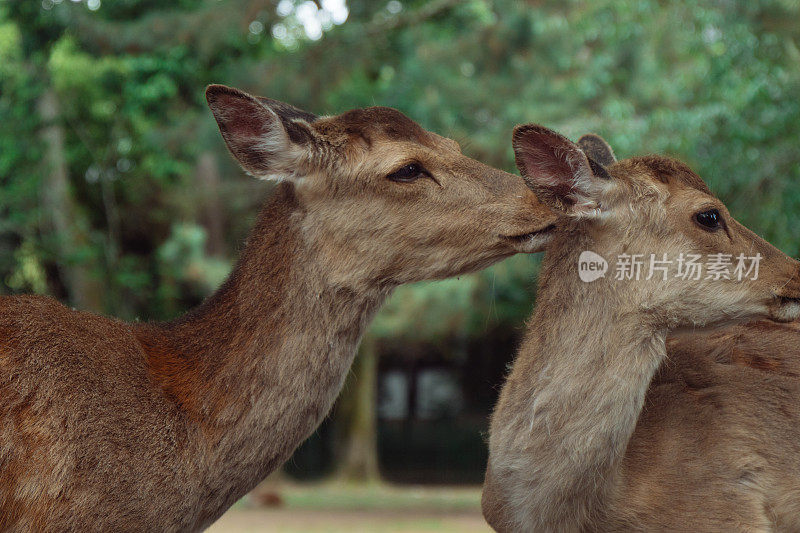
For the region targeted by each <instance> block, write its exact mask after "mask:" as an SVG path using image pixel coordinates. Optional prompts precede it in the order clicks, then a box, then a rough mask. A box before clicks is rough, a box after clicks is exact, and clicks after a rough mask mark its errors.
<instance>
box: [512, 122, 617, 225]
mask: <svg viewBox="0 0 800 533" xmlns="http://www.w3.org/2000/svg"><path fill="white" fill-rule="evenodd" d="M513 146H514V155H515V157H516V162H517V168H519V171H520V172H521V173H522V177H523V178H524V179H525V181H526V182H527V183H528V185H529V186H530V187H531V188H532V189H533V190H534V192H535V193H536V195H537V196H538V197H539V199H540V200H541V201H542V202H544V203H545V204H547V205H549V206H550V207H552V208H555V209H558V210H560V211H564V212H566V213H569V214H576V215H577V214H581V215H586V214H590V213H593V212H595V210H596V209H597V208H598V206H599V198H598V196H599V193H600V191H601V190H602V189H603V188H604V185H605V183H607V181H608V179H609V176H608V174H607V173H606V172H605V171H602V172H598V173H595V172H593V169H592V165H591V164H590V162H589V159H588V158H587V157H586V154H584V152H583V151H582V150H581V149H580V148H579V147H578V145H577V144H575V143H573V142H572V141H570V140H569V139H567V138H566V137H564V136H563V135H561V134H559V133H556V132H555V131H553V130H550V129H548V128H545V127H544V126H539V125H537V124H525V125H522V126H517V127H516V128H514V137H513Z"/></svg>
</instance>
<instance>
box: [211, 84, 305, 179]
mask: <svg viewBox="0 0 800 533" xmlns="http://www.w3.org/2000/svg"><path fill="white" fill-rule="evenodd" d="M206 100H207V101H208V106H209V107H210V108H211V112H212V113H213V114H214V118H215V119H216V121H217V124H218V125H219V131H220V133H222V137H223V138H224V139H225V143H226V144H227V146H228V150H230V152H231V154H233V156H234V157H235V158H236V160H237V161H238V162H239V164H240V165H241V166H242V168H243V169H244V170H245V171H246V172H247V173H249V174H251V175H253V176H255V177H257V178H265V179H269V178H271V179H283V178H287V177H291V176H292V175H294V173H295V172H296V171H297V170H298V168H302V167H303V166H304V163H305V160H307V159H308V150H309V149H310V147H311V146H310V145H311V143H313V142H315V139H316V135H315V134H314V132H313V130H312V128H311V127H310V122H311V121H313V119H314V115H312V114H311V113H305V112H304V111H301V110H299V109H297V108H294V107H292V106H289V105H287V104H283V103H282V102H278V101H276V100H270V99H267V98H265V99H263V100H260V99H258V98H256V97H254V96H251V95H249V94H247V93H245V92H243V91H240V90H238V89H234V88H232V87H226V86H224V85H209V86H208V88H207V89H206Z"/></svg>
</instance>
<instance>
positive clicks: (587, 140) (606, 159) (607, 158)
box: [578, 133, 617, 167]
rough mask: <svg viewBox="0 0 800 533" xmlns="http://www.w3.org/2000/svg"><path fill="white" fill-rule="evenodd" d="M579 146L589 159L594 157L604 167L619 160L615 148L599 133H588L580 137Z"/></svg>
mask: <svg viewBox="0 0 800 533" xmlns="http://www.w3.org/2000/svg"><path fill="white" fill-rule="evenodd" d="M578 146H579V147H580V149H581V150H583V153H585V154H586V155H587V157H589V159H593V160H594V161H595V162H597V163H600V164H601V165H603V166H604V167H607V166H609V165H611V164H614V163H616V162H617V158H616V157H615V156H614V150H612V149H611V146H609V144H608V143H607V142H606V140H605V139H603V138H602V137H600V136H599V135H596V134H594V133H587V134H586V135H584V136H583V137H581V138H580V139H578Z"/></svg>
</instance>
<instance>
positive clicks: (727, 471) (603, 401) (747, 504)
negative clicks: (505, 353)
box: [482, 125, 800, 532]
mask: <svg viewBox="0 0 800 533" xmlns="http://www.w3.org/2000/svg"><path fill="white" fill-rule="evenodd" d="M579 143H580V145H581V146H582V147H583V148H584V149H585V152H587V153H589V157H587V156H586V155H585V153H584V151H582V150H581V148H580V147H579V146H578V145H576V144H574V143H572V142H570V141H569V140H568V139H566V138H564V137H562V136H561V135H559V134H557V133H555V132H553V131H550V130H547V129H546V128H542V127H539V126H534V125H528V126H521V127H518V128H517V129H516V130H515V133H514V150H515V153H516V158H517V165H518V167H519V168H520V171H521V172H522V174H523V177H525V178H526V179H527V180H528V181H529V184H530V185H531V186H532V187H533V188H534V190H536V191H537V194H538V195H539V197H540V198H541V199H542V200H543V201H544V202H545V203H547V204H549V205H550V206H552V207H553V208H555V209H558V210H560V212H561V213H562V214H563V218H562V219H560V220H559V222H557V224H556V226H557V230H556V232H555V235H554V236H553V240H552V242H551V244H550V245H549V246H548V249H547V252H546V258H545V261H544V264H543V266H542V271H541V274H540V278H539V289H538V292H537V295H538V296H537V306H536V309H535V311H534V314H533V317H532V318H531V320H530V322H529V324H528V327H527V333H526V336H525V339H524V341H523V343H522V345H521V347H520V349H519V353H518V355H517V358H516V361H515V363H514V366H513V370H512V372H511V374H510V375H509V377H508V380H507V382H506V384H505V386H504V388H503V390H502V393H501V395H500V399H499V402H498V404H497V406H496V409H495V412H494V414H493V416H492V422H491V437H490V442H489V448H490V457H489V464H488V468H487V472H486V482H485V486H484V492H483V502H482V505H483V512H484V516H485V517H486V519H487V521H488V522H489V523H490V524H491V525H492V527H494V528H495V529H496V530H498V531H537V532H538V531H543V532H544V531H557V532H570V531H774V530H776V529H783V530H784V531H799V530H800V523H798V517H800V512H798V511H800V508H799V507H798V502H800V439H799V438H798V437H800V426H799V425H798V424H797V421H798V420H800V402H798V401H797V398H798V396H800V384H798V382H797V380H796V379H795V378H793V377H792V376H790V375H789V374H788V371H785V372H780V371H778V372H775V371H773V372H772V373H764V372H762V371H761V370H760V368H759V366H761V365H766V366H769V367H770V370H772V365H773V362H772V361H767V362H764V361H762V360H759V359H755V358H750V359H748V357H746V356H745V357H742V359H744V362H743V363H742V364H743V366H741V367H737V366H736V364H737V363H736V359H737V358H738V357H737V356H734V357H733V362H732V361H713V360H712V361H708V360H707V359H708V357H707V355H706V354H705V353H703V351H704V350H707V349H708V348H707V346H709V345H708V344H705V343H704V342H703V341H702V340H700V339H696V340H694V341H693V342H695V343H699V345H700V346H701V347H706V348H701V349H700V350H693V351H682V349H681V348H680V347H679V345H677V344H676V345H674V347H673V350H672V351H671V352H670V354H671V355H670V356H668V355H667V347H666V344H665V339H666V337H667V334H668V333H669V332H671V331H676V332H682V331H691V330H693V329H694V328H714V327H719V326H722V325H727V324H732V323H736V322H739V321H746V320H750V319H757V318H770V319H772V320H774V321H780V322H783V321H789V320H793V319H796V318H798V316H800V304H799V303H798V300H797V299H798V298H800V263H798V262H797V261H795V260H793V259H791V258H789V257H787V256H786V255H784V254H783V253H781V252H780V251H778V250H777V249H775V248H774V247H772V246H771V245H770V244H768V243H767V242H765V241H764V240H762V239H761V238H759V237H758V236H756V235H755V234H754V233H752V232H751V231H749V230H748V229H746V228H745V227H743V226H742V225H741V224H739V223H738V222H736V221H735V220H734V219H733V218H731V216H730V214H729V213H728V212H727V210H726V209H725V206H724V205H722V203H721V202H720V201H719V200H718V199H716V198H715V197H714V196H713V195H712V194H711V192H710V191H709V189H708V188H707V187H706V185H705V184H704V183H703V181H702V180H701V179H700V178H699V177H698V176H697V175H696V174H695V173H693V172H692V171H691V170H690V169H689V168H688V167H687V166H686V165H684V164H683V163H680V162H678V161H676V160H673V159H669V158H666V157H660V156H645V157H636V158H632V159H628V160H623V161H619V162H616V161H615V159H614V157H613V152H612V151H611V149H610V148H608V147H607V145H605V143H604V141H602V139H600V138H599V137H596V136H590V137H584V138H582V139H581V141H579ZM584 251H593V252H595V253H597V254H599V255H600V256H602V258H604V259H605V260H608V261H609V263H611V262H613V261H614V260H615V258H616V264H615V267H616V268H614V269H611V268H610V267H609V270H608V271H607V272H606V273H605V274H604V275H603V274H602V272H603V269H602V268H600V267H602V263H601V262H600V261H598V265H599V266H598V269H599V270H596V271H595V274H596V275H594V276H591V277H586V278H584V277H583V276H581V270H579V269H583V268H584V267H585V266H586V265H584V264H581V265H579V258H580V257H581V255H582V253H583V252H584ZM637 254H641V257H647V258H650V259H649V261H650V265H651V266H654V265H657V266H658V267H659V269H658V270H654V269H652V268H650V269H649V271H648V269H642V273H641V276H634V275H633V273H632V272H630V275H629V272H628V269H627V265H628V259H630V258H631V257H634V256H636V255H637ZM681 254H683V256H681ZM690 254H691V255H694V256H695V257H693V258H691V259H692V260H693V262H694V263H695V264H698V261H697V260H696V257H697V256H702V257H706V258H708V257H717V258H718V259H719V258H720V257H721V256H718V255H715V254H730V257H732V258H736V257H737V256H739V254H742V257H745V256H746V257H757V256H758V257H760V261H759V262H758V265H759V272H758V273H757V274H754V273H751V274H750V275H748V276H744V277H739V276H735V275H733V272H729V273H728V275H725V272H724V270H722V269H719V268H717V267H714V268H713V271H714V272H712V266H711V265H712V264H713V262H714V260H713V259H711V260H707V263H706V265H707V267H708V269H707V270H705V271H702V270H701V271H700V275H697V273H696V272H692V274H691V275H689V276H687V275H686V270H687V265H688V262H683V263H682V262H681V260H680V259H679V258H681V257H683V258H684V259H688V258H690ZM725 257H728V256H725ZM625 258H627V259H625ZM656 260H657V261H658V263H656V262H655V261H656ZM581 261H583V260H582V259H581ZM753 262H754V261H753V260H750V261H749V262H748V269H749V268H750V267H752V266H753ZM732 263H733V261H732ZM699 264H701V265H702V264H703V263H699ZM717 264H720V263H719V262H717ZM620 265H622V268H620ZM681 268H683V270H684V271H683V272H681ZM729 270H730V271H734V270H735V268H734V267H731V268H730V269H729ZM653 273H655V275H651V274H653ZM637 277H638V279H637ZM726 278H727V279H726ZM584 279H585V281H584ZM771 324H772V323H765V324H764V325H762V326H760V327H762V328H767V329H768V328H781V331H783V330H784V329H786V328H788V327H787V326H773V325H771ZM792 337H793V338H794V339H795V342H797V339H798V338H800V337H798V334H797V333H793V334H792ZM787 338H788V337H787ZM796 350H797V349H796V348H795V351H796ZM698 351H699V352H700V353H698ZM669 357H672V358H673V359H672V360H671V361H670V360H669ZM665 359H666V361H665ZM712 359H713V358H712ZM662 362H663V363H665V364H664V365H663V368H662V369H661V371H660V372H659V373H658V375H657V377H656V379H655V380H654V381H652V384H651V380H652V378H653V376H654V375H656V372H657V371H658V369H659V366H660V365H662ZM707 366H713V367H715V368H714V370H713V371H712V370H708V369H706V367H707ZM776 366H777V367H778V368H783V367H780V365H777V364H776ZM789 366H792V367H793V368H795V369H797V367H798V363H797V362H795V363H794V364H793V365H791V364H789V363H787V367H789ZM754 367H755V368H754ZM648 387H649V388H650V390H649V392H648ZM637 422H638V425H637Z"/></svg>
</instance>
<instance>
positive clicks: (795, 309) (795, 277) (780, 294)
mask: <svg viewBox="0 0 800 533" xmlns="http://www.w3.org/2000/svg"><path fill="white" fill-rule="evenodd" d="M795 262H796V261H795ZM773 295H774V296H775V299H774V302H773V304H772V305H771V306H770V318H771V319H772V320H775V321H777V322H792V321H794V320H797V319H798V318H800V264H799V265H798V267H797V268H795V270H794V273H793V274H791V275H790V276H788V278H787V281H786V283H784V284H783V285H781V286H780V287H778V288H777V289H776V290H775V291H773Z"/></svg>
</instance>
